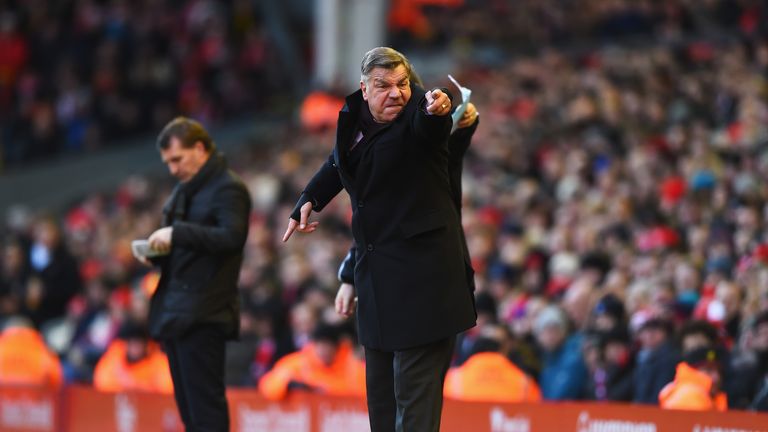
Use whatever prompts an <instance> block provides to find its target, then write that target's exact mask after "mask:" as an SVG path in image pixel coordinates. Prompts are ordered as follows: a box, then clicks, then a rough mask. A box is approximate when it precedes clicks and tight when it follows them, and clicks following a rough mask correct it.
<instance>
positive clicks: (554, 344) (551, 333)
mask: <svg viewBox="0 0 768 432" xmlns="http://www.w3.org/2000/svg"><path fill="white" fill-rule="evenodd" d="M565 336H566V334H565V329H564V328H562V327H560V326H558V325H548V326H546V327H544V328H543V329H541V330H540V331H539V332H538V333H537V334H536V340H537V341H538V342H539V345H541V348H542V349H543V350H544V351H546V352H552V351H555V350H557V349H558V348H560V345H562V344H563V342H564V341H565Z"/></svg>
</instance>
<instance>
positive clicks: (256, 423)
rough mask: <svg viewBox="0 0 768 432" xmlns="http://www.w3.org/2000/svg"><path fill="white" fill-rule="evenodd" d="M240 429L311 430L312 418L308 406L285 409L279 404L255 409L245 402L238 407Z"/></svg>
mask: <svg viewBox="0 0 768 432" xmlns="http://www.w3.org/2000/svg"><path fill="white" fill-rule="evenodd" d="M237 416H238V420H239V425H238V430H239V431H240V432H249V431H271V432H309V431H310V427H311V418H310V413H309V409H308V408H302V409H300V410H298V411H283V410H281V409H280V408H279V406H278V405H270V406H269V407H268V408H266V409H253V408H251V407H249V406H248V405H245V404H240V405H239V406H238V407H237Z"/></svg>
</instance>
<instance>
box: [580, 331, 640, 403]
mask: <svg viewBox="0 0 768 432" xmlns="http://www.w3.org/2000/svg"><path fill="white" fill-rule="evenodd" d="M596 339H597V340H596V344H597V346H596V350H597V352H596V356H597V358H596V359H595V360H594V364H590V362H587V364H588V367H589V369H590V370H589V375H590V379H588V380H587V386H586V388H587V390H586V399H588V400H598V401H622V402H629V401H631V400H632V396H633V375H632V372H633V368H634V358H633V356H632V347H631V344H630V339H629V334H628V332H627V330H626V328H624V327H622V326H616V327H613V328H610V329H607V330H603V331H602V332H600V333H598V334H597V336H596Z"/></svg>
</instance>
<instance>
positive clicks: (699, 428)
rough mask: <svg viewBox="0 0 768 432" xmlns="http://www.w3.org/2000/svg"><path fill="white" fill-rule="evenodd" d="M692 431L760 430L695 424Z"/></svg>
mask: <svg viewBox="0 0 768 432" xmlns="http://www.w3.org/2000/svg"><path fill="white" fill-rule="evenodd" d="M692 432H760V431H759V430H757V429H754V430H753V429H739V428H729V427H720V426H702V425H699V424H697V425H694V426H693V430H692Z"/></svg>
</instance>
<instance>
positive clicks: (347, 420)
mask: <svg viewBox="0 0 768 432" xmlns="http://www.w3.org/2000/svg"><path fill="white" fill-rule="evenodd" d="M318 414H319V417H320V431H321V432H338V431H344V432H371V426H370V423H369V422H368V413H367V412H366V411H361V410H357V409H354V408H340V409H332V408H328V407H327V406H323V405H321V406H320V410H319V412H318Z"/></svg>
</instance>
